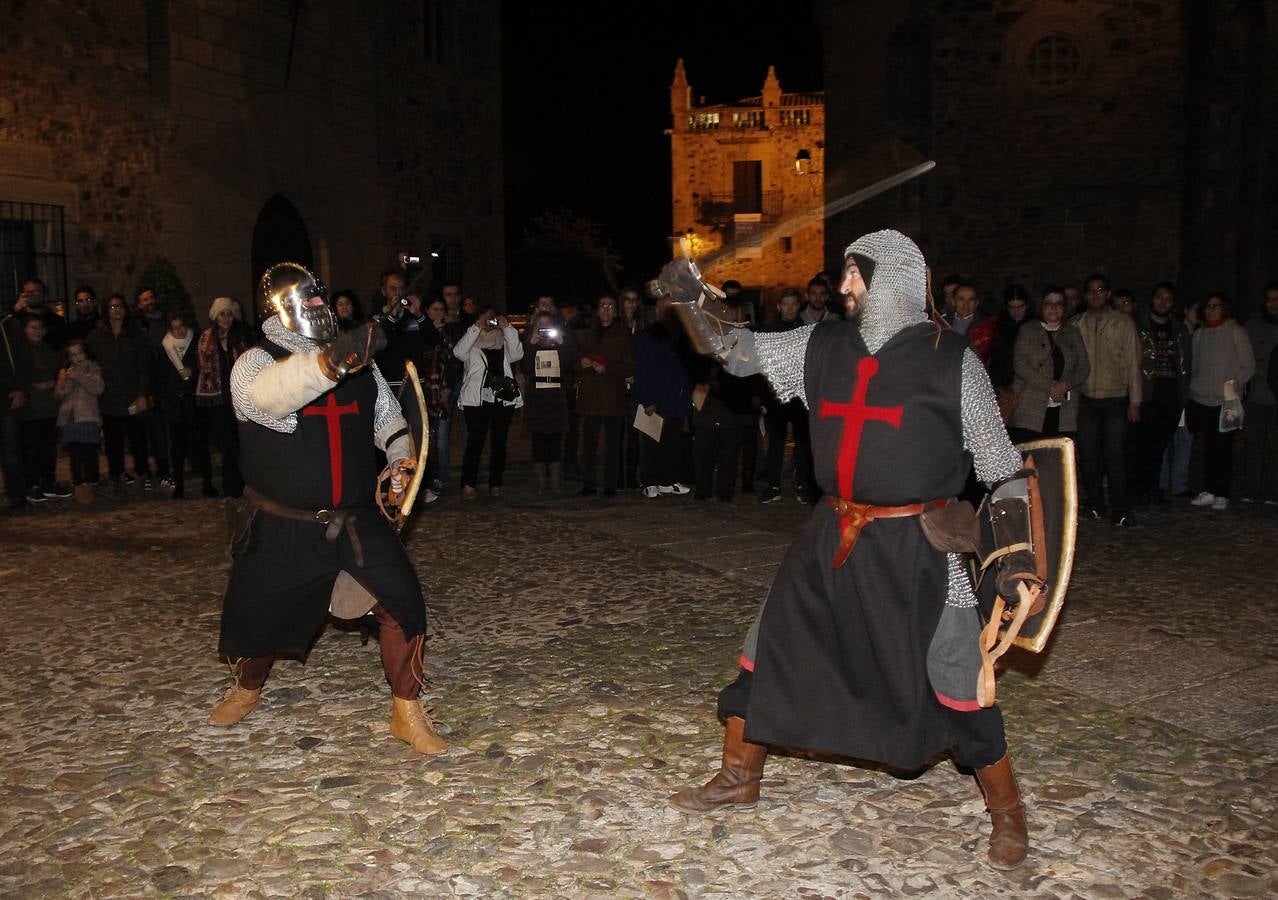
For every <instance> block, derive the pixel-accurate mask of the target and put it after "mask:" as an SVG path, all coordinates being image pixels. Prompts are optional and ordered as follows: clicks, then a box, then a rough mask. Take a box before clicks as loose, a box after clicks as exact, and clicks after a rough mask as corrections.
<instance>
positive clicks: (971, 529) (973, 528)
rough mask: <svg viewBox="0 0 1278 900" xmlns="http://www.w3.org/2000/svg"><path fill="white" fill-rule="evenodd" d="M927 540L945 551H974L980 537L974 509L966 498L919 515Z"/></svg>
mask: <svg viewBox="0 0 1278 900" xmlns="http://www.w3.org/2000/svg"><path fill="white" fill-rule="evenodd" d="M919 525H920V526H921V527H922V528H923V535H924V536H925V537H926V538H927V542H928V543H929V544H931V545H932V546H933V547H935V548H936V549H937V550H944V551H945V552H946V553H975V552H977V543H978V540H979V538H980V528H979V526H978V525H977V522H976V510H974V509H973V508H972V504H971V503H968V502H967V501H966V500H960V501H959V502H958V503H951V504H949V505H947V506H941V507H937V508H936V509H929V510H928V511H927V512H925V513H923V514H922V515H921V516H919Z"/></svg>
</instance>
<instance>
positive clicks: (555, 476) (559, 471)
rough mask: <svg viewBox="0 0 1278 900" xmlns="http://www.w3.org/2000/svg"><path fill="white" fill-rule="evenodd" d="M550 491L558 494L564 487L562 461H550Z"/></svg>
mask: <svg viewBox="0 0 1278 900" xmlns="http://www.w3.org/2000/svg"><path fill="white" fill-rule="evenodd" d="M548 469H549V474H550V493H552V494H559V493H562V492H563V489H564V467H563V464H562V463H557V462H552V463H551V464H550V465H549V466H548Z"/></svg>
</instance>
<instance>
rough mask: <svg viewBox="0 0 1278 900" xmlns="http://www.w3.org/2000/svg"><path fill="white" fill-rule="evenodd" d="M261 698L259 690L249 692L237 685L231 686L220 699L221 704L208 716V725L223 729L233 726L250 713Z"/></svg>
mask: <svg viewBox="0 0 1278 900" xmlns="http://www.w3.org/2000/svg"><path fill="white" fill-rule="evenodd" d="M261 698H262V689H261V688H258V689H257V690H252V691H251V690H249V689H248V688H243V687H240V686H239V684H233V685H231V689H230V690H229V691H227V692H226V696H225V697H223V698H222V702H221V703H219V704H218V705H217V706H216V707H215V708H214V709H213V712H212V713H211V714H210V715H209V724H210V725H220V726H223V727H225V726H227V725H234V724H235V723H236V722H238V721H239V720H240V719H242V718H244V717H245V716H247V715H248V714H249V713H251V712H252V711H253V709H254V707H256V706H257V702H258V700H260V699H261Z"/></svg>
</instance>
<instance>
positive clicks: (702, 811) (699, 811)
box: [666, 797, 759, 816]
mask: <svg viewBox="0 0 1278 900" xmlns="http://www.w3.org/2000/svg"><path fill="white" fill-rule="evenodd" d="M666 805H667V806H669V807H670V808H671V809H677V810H678V811H679V812H681V813H687V814H688V815H690V816H696V815H701V816H708V815H710V814H711V813H717V812H720V811H721V810H733V809H754V808H755V807H756V806H758V805H759V801H758V800H753V801H751V802H749V803H720V804H718V805H717V806H712V807H710V808H709V809H689V808H688V807H686V806H680V805H679V804H678V803H676V802H675V798H674V797H671V798H670V799H669V800H667V801H666Z"/></svg>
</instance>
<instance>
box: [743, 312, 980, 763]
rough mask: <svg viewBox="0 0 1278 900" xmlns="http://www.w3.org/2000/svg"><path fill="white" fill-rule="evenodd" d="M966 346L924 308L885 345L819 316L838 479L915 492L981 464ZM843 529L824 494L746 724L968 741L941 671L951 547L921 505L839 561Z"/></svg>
mask: <svg viewBox="0 0 1278 900" xmlns="http://www.w3.org/2000/svg"><path fill="white" fill-rule="evenodd" d="M966 346H967V342H966V341H965V340H963V339H962V338H961V337H959V336H958V335H956V334H953V333H952V332H943V333H941V334H939V335H938V334H937V332H936V329H935V327H934V326H933V325H931V324H930V323H923V324H920V325H915V326H911V327H908V328H906V329H903V330H902V331H901V332H899V333H898V334H896V335H895V336H894V337H893V338H892V339H891V340H890V341H888V342H887V343H886V344H885V345H884V346H883V347H881V348H880V349H879V352H878V353H876V354H873V355H871V354H870V353H869V352H868V350H867V349H866V347H865V344H864V343H863V342H862V340H861V336H860V333H859V331H858V330H857V328H856V326H855V324H853V323H849V322H833V323H830V324H828V325H819V326H817V327H816V328H815V329H813V331H812V335H811V338H810V340H809V341H808V345H807V352H806V357H805V360H804V393H805V400H806V402H807V406H808V420H809V423H810V429H811V435H812V450H813V462H814V467H815V468H814V471H815V476H816V479H817V481H818V483H819V484H820V485H821V487H822V488H823V489H824V490H825V491H826V493H828V494H834V495H837V496H839V497H843V498H845V499H849V500H852V501H854V502H857V503H868V504H873V505H876V506H900V505H906V504H912V503H920V502H925V501H929V500H935V499H939V498H948V497H953V496H955V495H956V494H957V493H958V492H959V491H961V490H962V489H963V486H964V483H965V481H966V478H967V473H968V470H969V468H970V466H971V458H970V456H969V455H968V454H967V453H966V452H965V451H964V449H963V424H962V413H961V407H960V404H961V384H962V376H961V372H962V358H963V352H964V349H965V348H966ZM839 539H840V528H839V520H838V516H837V515H836V514H835V512H834V510H833V509H831V508H830V507H829V506H828V505H826V504H824V503H818V504H817V505H816V507H815V509H814V510H813V514H812V517H811V519H809V521H808V523H807V525H806V526H805V527H804V529H803V531H802V532H801V533H800V535H799V537H798V539H797V540H796V541H795V543H794V544H793V546H791V548H790V550H789V552H788V553H787V555H786V557H785V560H784V561H783V562H782V564H781V567H780V569H779V570H778V572H777V576H776V579H775V580H774V582H773V584H772V588H771V591H770V592H769V594H768V597H767V600H766V601H765V605H764V608H763V610H762V612H761V615H760V619H759V621H758V627H759V631H758V642H757V651H756V653H755V658H754V659H753V660H750V659H746V658H744V657H743V658H742V661H741V662H742V665H743V666H744V667H746V668H747V669H751V668H752V670H753V673H754V674H753V677H752V689H751V695H750V706H749V714H748V716H747V719H746V737H747V738H749V739H750V740H752V741H758V742H760V743H769V744H777V745H782V746H791V747H804V748H808V749H811V750H817V751H822V752H826V753H834V754H838V755H841V756H849V757H855V758H858V759H867V760H875V761H878V762H884V763H888V764H889V765H893V766H898V767H901V768H913V767H917V766H919V765H922V764H923V762H924V761H926V760H927V759H928V758H929V757H931V756H933V755H934V754H936V753H938V752H941V751H944V750H945V749H947V748H948V747H950V746H951V745H953V744H954V742H955V735H954V734H953V732H952V719H951V716H950V715H947V713H946V711H945V710H944V708H943V707H942V706H941V705H940V703H938V702H937V700H936V697H935V694H934V692H933V691H932V689H931V687H930V685H929V684H928V678H927V651H928V645H929V643H930V641H931V637H932V634H933V632H934V631H935V629H936V624H937V621H938V620H939V618H940V614H941V610H942V608H943V606H944V603H945V599H946V595H947V585H948V581H947V579H948V569H947V561H946V555H945V554H944V553H943V552H941V551H939V550H936V549H935V548H933V547H932V546H931V545H930V544H929V543H928V542H927V540H926V538H925V537H924V535H923V531H922V528H921V527H920V525H919V520H918V518H917V517H910V518H897V519H877V520H875V521H873V522H871V523H869V524H868V525H866V526H865V528H864V529H863V530H862V531H861V533H860V537H859V539H858V540H857V542H856V545H855V546H854V547H853V548H852V552H851V554H850V555H849V557H848V559H847V561H846V562H845V563H844V564H843V566H841V567H840V568H835V567H834V565H833V558H834V555H835V551H836V549H837V547H838V545H839ZM996 715H997V714H996ZM997 725H998V728H999V729H1001V718H1000V720H999V722H998V723H997Z"/></svg>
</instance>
